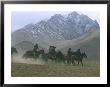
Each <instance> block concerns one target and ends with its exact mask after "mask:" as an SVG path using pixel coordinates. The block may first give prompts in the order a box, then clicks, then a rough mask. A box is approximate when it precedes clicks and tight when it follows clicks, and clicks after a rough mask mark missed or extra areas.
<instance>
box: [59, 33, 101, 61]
mask: <svg viewBox="0 0 110 87" xmlns="http://www.w3.org/2000/svg"><path fill="white" fill-rule="evenodd" d="M85 37H86V38H85ZM72 43H73V44H72ZM62 45H63V44H62ZM59 47H60V46H59ZM68 48H72V50H73V51H75V50H77V49H78V48H80V49H81V51H82V52H86V53H87V56H88V58H92V59H99V58H100V32H99V31H96V32H92V33H91V34H86V35H84V36H82V37H80V38H78V39H77V40H76V41H69V42H68V43H67V45H66V42H65V44H64V45H63V47H62V48H60V49H59V50H62V51H63V52H64V53H66V52H67V50H68Z"/></svg>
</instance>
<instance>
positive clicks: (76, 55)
mask: <svg viewBox="0 0 110 87" xmlns="http://www.w3.org/2000/svg"><path fill="white" fill-rule="evenodd" d="M72 54H73V55H72V59H73V60H74V61H77V62H78V64H79V63H81V64H82V66H83V62H82V60H83V58H87V55H86V53H85V52H84V53H81V52H79V53H78V52H72Z"/></svg>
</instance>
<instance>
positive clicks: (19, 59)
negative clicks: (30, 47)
mask: <svg viewBox="0 0 110 87" xmlns="http://www.w3.org/2000/svg"><path fill="white" fill-rule="evenodd" d="M11 62H12V63H26V64H40V65H44V64H45V63H44V62H43V61H42V60H40V59H37V60H34V59H32V58H28V59H24V58H22V57H21V56H16V57H13V58H12V59H11Z"/></svg>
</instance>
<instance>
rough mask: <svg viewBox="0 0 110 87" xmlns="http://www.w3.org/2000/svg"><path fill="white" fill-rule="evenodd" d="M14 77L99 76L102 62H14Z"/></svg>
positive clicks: (12, 72)
mask: <svg viewBox="0 0 110 87" xmlns="http://www.w3.org/2000/svg"><path fill="white" fill-rule="evenodd" d="M11 74H12V76H13V77H99V76H100V64H99V61H98V60H91V61H90V60H89V61H87V60H85V61H84V67H82V66H81V65H75V66H73V65H38V64H25V63H12V70H11Z"/></svg>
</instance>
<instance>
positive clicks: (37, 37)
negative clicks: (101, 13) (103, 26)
mask: <svg viewBox="0 0 110 87" xmlns="http://www.w3.org/2000/svg"><path fill="white" fill-rule="evenodd" d="M36 20H37V19H36ZM97 29H100V27H99V24H98V22H97V21H96V20H92V19H91V18H89V17H88V16H86V15H83V14H81V15H80V14H78V13H77V12H71V13H69V14H68V15H67V16H63V15H61V14H55V15H53V16H51V18H50V19H48V20H41V21H39V22H38V23H36V24H28V25H26V26H24V27H23V28H22V29H19V30H17V31H15V32H13V33H12V38H11V41H12V46H13V45H16V44H18V43H21V42H22V41H29V42H32V43H42V44H50V43H52V42H55V41H64V40H73V39H76V38H78V37H80V36H82V35H84V34H86V33H88V32H91V31H95V30H97Z"/></svg>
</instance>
